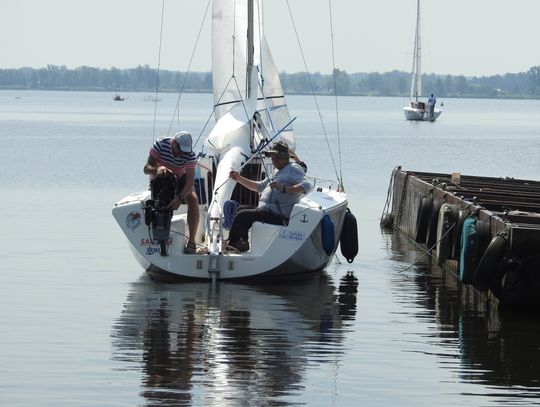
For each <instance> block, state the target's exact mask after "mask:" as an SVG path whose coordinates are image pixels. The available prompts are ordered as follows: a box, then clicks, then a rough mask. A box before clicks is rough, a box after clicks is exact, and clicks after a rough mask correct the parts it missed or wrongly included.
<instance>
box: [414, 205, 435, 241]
mask: <svg viewBox="0 0 540 407" xmlns="http://www.w3.org/2000/svg"><path fill="white" fill-rule="evenodd" d="M432 208H433V198H432V197H430V196H424V197H422V199H420V204H419V205H418V212H417V215H416V233H415V236H414V240H415V241H416V243H426V237H427V227H428V222H429V217H430V214H431V209H432Z"/></svg>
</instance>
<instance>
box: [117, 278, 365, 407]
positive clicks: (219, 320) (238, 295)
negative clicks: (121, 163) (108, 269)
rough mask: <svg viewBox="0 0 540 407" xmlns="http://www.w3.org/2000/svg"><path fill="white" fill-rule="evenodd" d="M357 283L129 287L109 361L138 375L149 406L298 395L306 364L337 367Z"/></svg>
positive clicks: (147, 283)
mask: <svg viewBox="0 0 540 407" xmlns="http://www.w3.org/2000/svg"><path fill="white" fill-rule="evenodd" d="M357 285H358V280H357V279H356V277H355V276H354V275H352V273H350V272H349V273H347V274H346V275H345V276H344V277H342V279H341V281H340V284H339V288H338V289H337V290H336V288H335V286H334V285H333V281H332V280H331V278H329V276H328V275H327V274H326V273H324V272H323V273H321V274H319V275H317V276H314V277H312V278H310V279H309V280H306V281H302V282H298V283H288V284H287V285H274V286H253V285H241V284H235V283H226V282H219V283H217V284H216V285H215V286H212V285H211V284H208V283H185V284H159V283H156V282H153V281H151V280H150V279H149V278H148V277H142V278H140V279H139V280H138V281H137V282H135V283H133V287H132V290H131V292H130V294H129V295H128V298H127V300H126V304H125V307H124V309H123V311H122V313H121V315H120V317H119V319H118V320H117V321H116V322H115V324H114V326H113V328H112V334H111V335H112V338H113V344H114V355H113V357H114V359H115V360H120V361H123V362H125V363H126V364H127V365H129V364H132V365H133V364H134V365H133V368H134V369H135V370H139V369H142V372H143V374H142V381H143V383H142V384H143V388H144V390H143V393H142V394H143V396H144V397H145V398H146V399H147V401H148V402H150V403H154V402H155V403H165V404H167V403H170V404H167V405H171V404H174V403H182V402H188V403H189V402H193V401H201V400H202V399H204V404H205V405H218V404H219V405H220V406H222V405H238V404H239V403H243V402H245V401H246V400H251V401H250V402H251V403H252V404H253V405H261V403H262V404H264V402H265V401H268V400H275V399H276V398H279V397H286V396H287V395H291V394H294V393H295V392H298V391H302V389H303V387H302V381H303V375H304V372H305V371H306V368H307V366H308V364H310V363H311V364H313V363H337V362H338V361H339V359H340V357H341V355H342V354H343V349H342V342H343V339H344V336H345V333H346V326H347V322H346V321H352V320H353V319H354V318H355V315H356V289H357Z"/></svg>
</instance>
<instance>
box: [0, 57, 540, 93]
mask: <svg viewBox="0 0 540 407" xmlns="http://www.w3.org/2000/svg"><path fill="white" fill-rule="evenodd" d="M156 74H157V71H156V70H155V69H153V68H150V67H149V66H138V67H137V68H133V69H117V68H114V67H113V68H110V69H101V68H92V67H87V66H85V67H79V68H75V69H68V68H66V67H65V66H56V65H48V66H47V67H46V68H39V69H36V68H18V69H0V89H2V90H49V91H55V90H56V91H97V92H112V93H121V92H150V93H155V91H156V82H157V81H156V78H157V76H156ZM280 79H281V83H282V86H283V90H284V92H285V93H286V94H289V95H311V94H316V95H321V96H322V95H332V96H333V95H334V94H336V93H337V95H338V96H373V97H376V96H383V97H408V96H409V88H410V74H409V73H407V72H403V71H391V72H385V73H379V72H369V73H351V74H349V73H347V72H345V71H341V70H339V69H336V71H335V75H329V74H326V75H325V74H321V73H319V72H315V73H311V74H309V75H307V74H306V73H287V72H282V73H280ZM422 84H423V86H422V88H423V90H424V92H423V93H424V94H426V95H428V94H429V93H434V94H435V95H436V97H438V98H476V99H540V65H539V66H533V67H531V68H530V69H529V71H527V72H520V73H507V74H504V75H494V76H489V77H485V76H482V77H465V76H463V75H459V76H453V75H437V74H424V75H423V76H422ZM334 86H335V88H336V89H337V92H335V90H334ZM182 87H183V89H182V91H183V92H184V93H211V92H212V74H211V73H210V72H189V73H188V74H187V76H186V73H185V72H179V71H168V70H161V71H160V72H159V91H160V92H162V93H178V92H179V91H180V89H181V88H182Z"/></svg>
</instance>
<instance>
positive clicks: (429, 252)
mask: <svg viewBox="0 0 540 407" xmlns="http://www.w3.org/2000/svg"><path fill="white" fill-rule="evenodd" d="M454 226H456V223H453V224H452V226H450V227H449V228H448V230H447V231H446V232H445V234H444V235H442V236H441V238H440V239H439V240H437V242H435V244H434V245H433V246H431V247H430V248H429V249H427V250H426V252H425V253H424V254H423V255H422V256H421V257H420V258H418V259H417V260H416V261H415V262H414V263H412V264H411V265H409V266H408V267H405V268H404V269H403V270H398V273H402V272H404V271H407V270H408V269H410V268H411V267H413V266H415V265H417V264H418V263H419V262H420V260H422V259H423V258H424V257H426V256H427V255H430V256H432V257H433V255H432V254H431V251H432V250H433V249H434V248H435V247H437V245H438V244H439V243H440V242H441V241H442V240H443V239H444V238H445V237H446V235H448V233H450V231H451V230H452V229H453V228H454ZM411 240H412V239H411ZM415 243H416V242H415ZM417 247H420V246H418V245H417ZM420 248H421V247H420Z"/></svg>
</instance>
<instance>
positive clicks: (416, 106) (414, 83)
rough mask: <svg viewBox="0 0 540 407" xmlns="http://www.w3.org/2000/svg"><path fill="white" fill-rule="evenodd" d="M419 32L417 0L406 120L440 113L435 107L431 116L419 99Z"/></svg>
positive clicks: (434, 115) (420, 53) (427, 107)
mask: <svg viewBox="0 0 540 407" xmlns="http://www.w3.org/2000/svg"><path fill="white" fill-rule="evenodd" d="M420 34H421V29H420V0H417V4H416V29H415V35H414V52H413V66H412V71H411V93H410V96H409V106H405V107H404V108H403V113H404V114H405V118H406V119H407V120H419V121H435V120H437V118H438V117H439V116H440V115H441V113H442V109H438V108H436V107H435V109H434V111H433V117H431V115H430V112H429V106H428V103H427V102H424V101H421V100H420V97H421V96H422V38H421V35H420Z"/></svg>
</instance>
